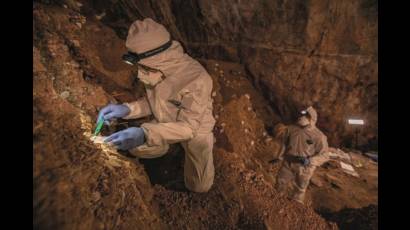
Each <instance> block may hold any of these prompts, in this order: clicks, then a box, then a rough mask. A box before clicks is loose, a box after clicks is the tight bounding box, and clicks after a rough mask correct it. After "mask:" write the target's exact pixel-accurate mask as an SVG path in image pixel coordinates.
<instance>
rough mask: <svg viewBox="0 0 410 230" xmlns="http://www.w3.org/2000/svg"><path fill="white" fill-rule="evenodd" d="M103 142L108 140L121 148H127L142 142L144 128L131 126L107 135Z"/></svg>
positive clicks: (143, 139) (143, 140)
mask: <svg viewBox="0 0 410 230" xmlns="http://www.w3.org/2000/svg"><path fill="white" fill-rule="evenodd" d="M104 142H110V143H113V144H114V145H116V146H117V147H118V148H119V149H121V150H129V149H132V148H135V147H137V146H140V145H142V144H144V142H145V135H144V130H143V129H142V128H138V127H131V128H128V129H124V130H121V131H119V132H116V133H113V134H112V135H111V136H109V137H107V138H106V139H105V140H104Z"/></svg>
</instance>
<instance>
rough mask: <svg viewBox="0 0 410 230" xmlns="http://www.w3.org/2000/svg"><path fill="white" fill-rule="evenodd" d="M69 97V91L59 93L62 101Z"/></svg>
mask: <svg viewBox="0 0 410 230" xmlns="http://www.w3.org/2000/svg"><path fill="white" fill-rule="evenodd" d="M69 96H70V92H69V91H63V92H62V93H60V97H61V98H62V99H67V98H68V97H69Z"/></svg>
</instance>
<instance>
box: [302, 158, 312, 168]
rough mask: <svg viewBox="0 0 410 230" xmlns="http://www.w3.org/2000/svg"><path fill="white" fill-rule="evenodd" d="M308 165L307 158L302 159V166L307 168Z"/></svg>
mask: <svg viewBox="0 0 410 230" xmlns="http://www.w3.org/2000/svg"><path fill="white" fill-rule="evenodd" d="M308 165H310V160H309V158H307V157H305V158H303V166H308Z"/></svg>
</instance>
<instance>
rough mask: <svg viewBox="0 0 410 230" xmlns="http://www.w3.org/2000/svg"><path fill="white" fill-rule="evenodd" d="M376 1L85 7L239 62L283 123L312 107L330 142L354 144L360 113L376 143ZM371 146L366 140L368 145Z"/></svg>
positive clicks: (206, 54)
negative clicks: (146, 22)
mask: <svg viewBox="0 0 410 230" xmlns="http://www.w3.org/2000/svg"><path fill="white" fill-rule="evenodd" d="M377 8H378V5H377V1H375V0H360V1H356V0H346V1H338V0H311V1H303V0H289V1H283V0H270V1H266V0H263V1H262V0H260V1H238V0H227V1H217V0H212V1H201V0H198V1H194V0H183V1H182V0H177V1H135V0H124V1H112V0H105V1H86V2H85V4H84V6H83V8H82V10H83V11H84V12H85V13H87V14H89V15H104V17H103V18H102V19H101V21H102V22H103V23H105V24H106V25H109V26H110V27H112V28H114V29H115V30H116V31H117V34H118V35H119V36H120V37H122V38H125V37H126V34H127V29H128V26H129V25H130V23H131V22H132V21H134V20H136V19H141V18H144V17H152V18H154V19H155V20H157V21H158V22H161V23H163V24H164V25H165V26H166V27H167V28H168V29H169V30H170V32H171V34H172V36H173V37H174V39H177V40H180V41H181V42H182V43H183V45H184V46H185V48H186V49H187V50H188V52H189V53H190V54H191V55H193V56H197V57H203V58H213V59H220V60H226V61H234V62H241V63H242V64H243V65H244V66H245V67H246V69H247V71H248V73H249V75H250V76H251V78H252V79H253V82H254V84H255V86H256V87H258V88H259V89H261V90H263V91H264V93H265V97H266V98H267V99H268V100H269V101H270V103H271V107H272V108H273V109H274V110H275V111H276V113H277V114H278V115H279V116H280V117H281V118H282V120H283V121H284V122H290V121H291V113H292V112H293V110H294V107H295V103H308V104H312V105H314V106H315V107H316V108H317V109H318V112H319V122H318V125H319V127H320V128H322V129H323V130H324V132H325V133H326V134H327V135H328V137H329V141H330V143H331V144H332V145H341V144H343V145H345V146H346V145H351V144H352V143H351V140H352V138H353V129H352V128H351V127H349V126H348V125H347V119H348V118H350V117H353V118H363V119H365V126H364V127H363V129H362V130H361V134H360V137H359V144H360V145H363V146H367V147H370V148H373V149H375V148H377V144H376V143H377V138H378V135H377V132H378V128H377V123H378V115H377V111H378V77H377V76H378V69H377V64H378V57H377V55H378V50H377V41H378V40H377V35H378V29H377V16H378V13H377ZM369 145H371V146H369Z"/></svg>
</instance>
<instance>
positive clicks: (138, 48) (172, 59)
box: [125, 18, 195, 77]
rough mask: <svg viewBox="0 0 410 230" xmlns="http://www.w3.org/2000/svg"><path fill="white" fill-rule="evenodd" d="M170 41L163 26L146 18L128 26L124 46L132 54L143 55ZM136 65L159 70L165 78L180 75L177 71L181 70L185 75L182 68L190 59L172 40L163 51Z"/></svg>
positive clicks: (179, 45)
mask: <svg viewBox="0 0 410 230" xmlns="http://www.w3.org/2000/svg"><path fill="white" fill-rule="evenodd" d="M170 39H171V38H170V34H169V32H168V31H167V30H166V28H165V27H164V26H163V25H161V24H159V23H157V22H155V21H154V20H152V19H151V18H146V19H144V20H143V21H141V20H137V21H135V22H134V23H133V24H132V25H131V26H130V29H129V31H128V36H127V40H126V43H125V46H126V47H127V49H128V50H130V51H132V52H135V53H143V52H146V51H149V50H152V49H155V48H158V47H160V46H161V45H164V44H165V43H167V42H168V41H169V40H170ZM138 63H140V64H143V65H146V66H148V67H151V68H153V69H158V70H161V71H162V72H163V73H164V75H165V76H167V77H168V76H170V75H175V74H180V73H178V70H181V69H184V70H185V73H184V75H187V74H189V73H186V71H187V68H183V67H185V66H186V65H187V64H189V63H191V57H189V56H188V55H187V54H185V53H184V50H183V48H182V46H181V44H180V43H179V42H177V41H174V40H173V41H172V44H171V46H170V47H169V48H168V49H166V50H165V51H162V52H160V53H158V54H156V55H154V56H151V57H148V58H144V59H142V60H140V61H139V62H138ZM194 69H195V68H194Z"/></svg>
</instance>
